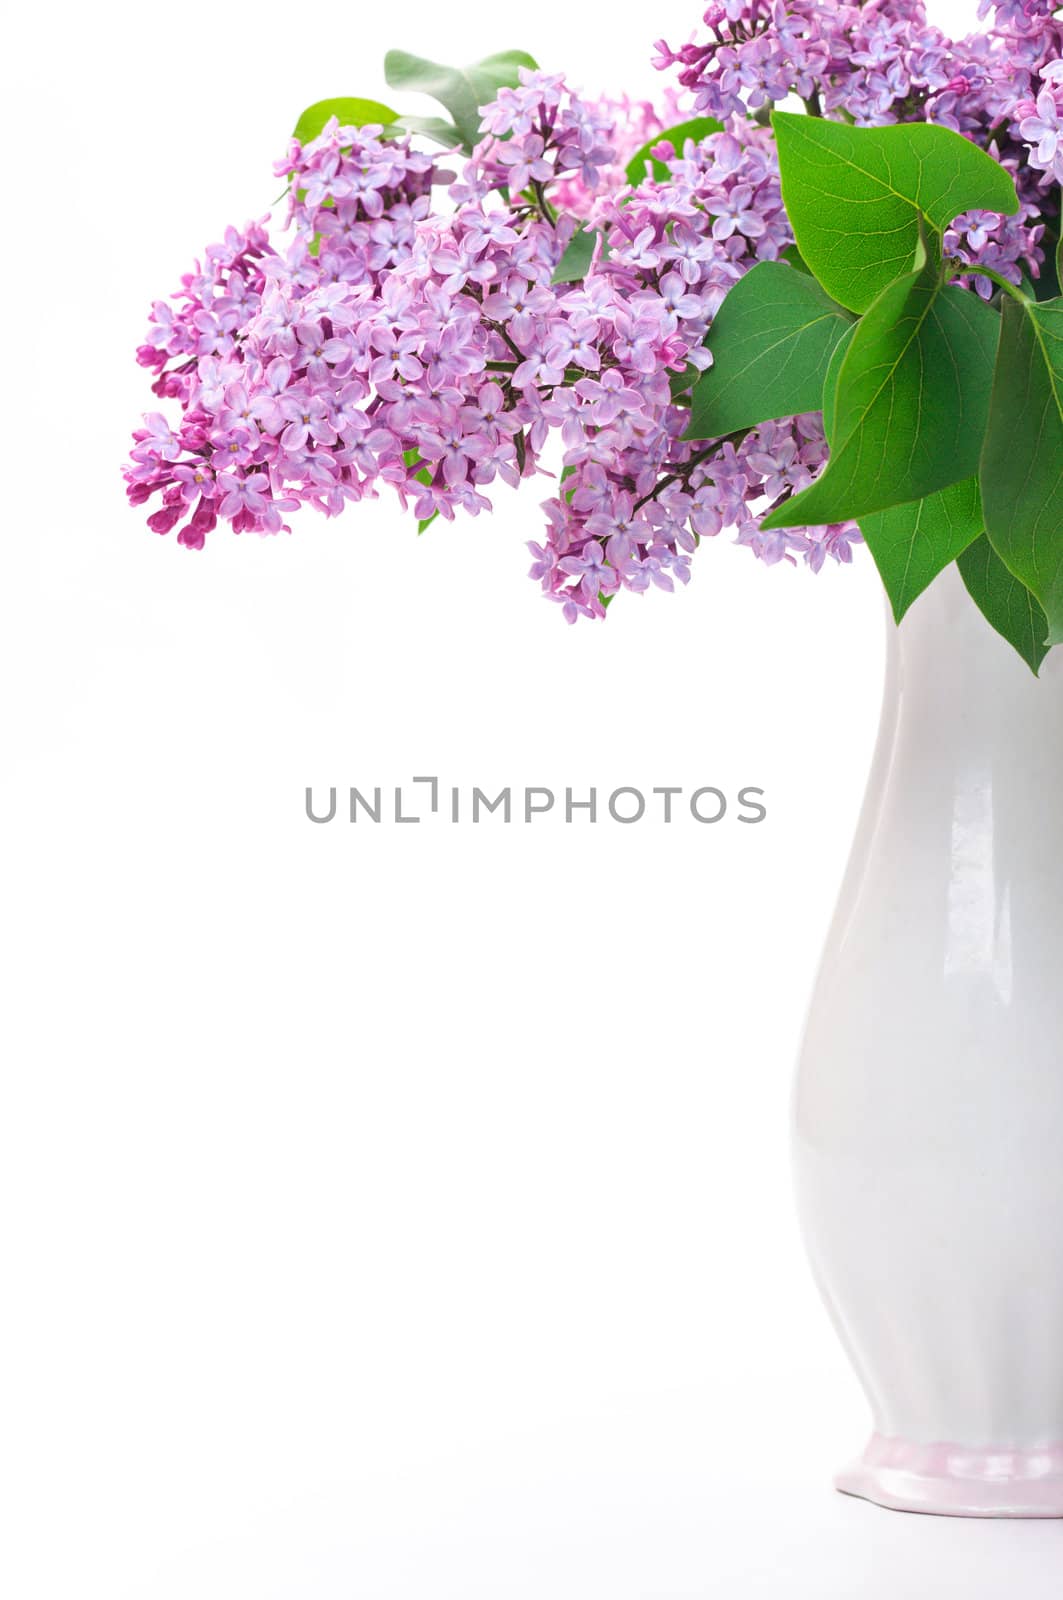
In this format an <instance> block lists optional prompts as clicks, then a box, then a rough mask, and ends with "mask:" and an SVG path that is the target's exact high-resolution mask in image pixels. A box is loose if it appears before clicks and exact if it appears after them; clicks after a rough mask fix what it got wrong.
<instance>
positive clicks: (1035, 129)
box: [1019, 88, 1063, 183]
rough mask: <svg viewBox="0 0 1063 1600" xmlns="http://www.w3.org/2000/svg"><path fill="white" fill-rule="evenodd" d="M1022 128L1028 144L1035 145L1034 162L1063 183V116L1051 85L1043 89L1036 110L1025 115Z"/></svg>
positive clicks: (1020, 127)
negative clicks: (1031, 113) (1031, 114)
mask: <svg viewBox="0 0 1063 1600" xmlns="http://www.w3.org/2000/svg"><path fill="white" fill-rule="evenodd" d="M1019 132H1020V133H1021V135H1022V137H1023V138H1024V139H1025V140H1026V142H1027V144H1030V145H1033V146H1034V147H1035V148H1034V150H1033V154H1032V156H1031V161H1032V163H1033V164H1034V165H1035V166H1038V167H1040V169H1041V171H1042V172H1050V173H1051V174H1052V176H1053V178H1054V179H1055V181H1056V182H1057V183H1063V118H1061V115H1060V110H1059V107H1058V105H1057V104H1056V97H1055V94H1054V93H1053V91H1052V89H1051V88H1045V89H1042V90H1041V93H1040V94H1039V95H1038V96H1037V110H1036V113H1035V114H1034V115H1033V116H1031V117H1024V118H1023V119H1022V121H1021V122H1020V123H1019Z"/></svg>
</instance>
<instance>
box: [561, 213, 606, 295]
mask: <svg viewBox="0 0 1063 1600" xmlns="http://www.w3.org/2000/svg"><path fill="white" fill-rule="evenodd" d="M599 236H600V235H599V231H598V229H596V228H588V227H585V226H584V224H583V223H582V222H581V223H580V225H579V227H578V228H577V229H576V231H575V233H574V234H573V235H572V237H571V239H570V240H569V241H568V244H567V245H566V246H565V249H564V251H563V252H562V256H561V260H560V261H559V262H558V263H557V266H556V267H555V268H554V275H553V277H552V278H551V280H550V281H551V283H582V282H583V280H584V278H585V277H586V276H587V273H588V272H589V271H590V265H591V262H592V261H593V259H594V251H595V246H596V245H597V243H598V239H599ZM601 254H602V255H604V254H605V242H604V240H603V242H602V249H601Z"/></svg>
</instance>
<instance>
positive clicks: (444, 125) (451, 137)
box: [382, 117, 461, 150]
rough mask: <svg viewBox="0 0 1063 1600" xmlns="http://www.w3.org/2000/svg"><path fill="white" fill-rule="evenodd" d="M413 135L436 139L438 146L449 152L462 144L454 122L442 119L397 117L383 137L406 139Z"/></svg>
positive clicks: (388, 126) (385, 130)
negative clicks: (407, 136)
mask: <svg viewBox="0 0 1063 1600" xmlns="http://www.w3.org/2000/svg"><path fill="white" fill-rule="evenodd" d="M411 133H419V134H421V135H422V136H423V137H424V138H425V139H434V140H435V142H436V144H441V145H444V146H445V147H446V148H447V149H448V150H453V149H454V148H455V147H456V146H457V145H459V144H460V143H461V134H460V133H459V132H458V130H457V128H455V126H454V124H453V123H452V122H446V121H444V119H443V118H442V117H396V118H395V120H394V122H389V123H388V125H387V127H386V128H385V129H384V132H383V135H382V137H383V138H385V139H404V138H405V137H406V135H407V134H411Z"/></svg>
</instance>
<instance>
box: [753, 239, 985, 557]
mask: <svg viewBox="0 0 1063 1600" xmlns="http://www.w3.org/2000/svg"><path fill="white" fill-rule="evenodd" d="M999 329H1000V321H999V318H998V316H997V314H996V312H994V311H993V310H992V309H991V308H990V307H989V306H987V305H986V304H985V302H984V301H982V300H980V299H979V298H978V296H977V295H975V294H972V293H969V292H968V291H966V290H963V289H957V288H942V287H941V286H940V282H939V276H938V269H937V266H936V264H935V263H934V262H933V261H932V260H929V261H927V262H926V264H925V265H924V266H923V267H922V268H920V269H919V270H918V271H916V272H911V273H907V274H906V275H905V276H904V277H903V278H899V279H898V280H897V281H896V282H895V283H892V284H890V286H889V287H888V288H887V289H885V290H884V291H883V293H882V294H881V295H880V296H879V298H878V299H877V300H876V301H875V304H874V305H873V306H872V307H871V309H870V310H869V311H868V312H867V313H866V314H865V316H864V317H863V318H861V320H860V322H859V323H858V324H857V326H856V329H855V331H854V332H853V335H852V337H851V339H850V340H849V343H848V348H847V349H846V351H845V352H844V355H843V358H842V360H841V363H840V366H839V367H838V370H837V382H836V386H835V388H834V391H833V400H832V403H828V405H829V408H830V409H831V410H832V413H833V414H832V416H831V424H832V426H831V432H830V435H829V437H830V438H831V441H832V443H831V453H830V459H829V461H828V462H827V465H826V467H825V469H824V471H823V472H822V473H821V475H820V476H819V477H818V478H817V479H816V481H815V482H814V483H813V484H810V486H809V487H808V488H807V489H805V490H803V491H802V492H801V493H800V494H797V495H794V496H793V497H792V498H791V499H790V500H787V501H786V502H785V503H784V504H783V505H781V506H779V507H778V509H777V510H776V511H774V512H772V514H771V515H770V516H769V517H766V518H765V520H764V523H763V526H764V527H765V528H792V527H801V526H805V525H808V526H815V525H818V524H821V523H827V522H843V521H845V520H846V519H847V518H849V517H861V516H863V515H865V514H866V513H867V512H869V511H884V510H886V509H887V508H888V507H889V506H895V505H904V504H906V503H907V502H908V501H911V500H922V499H923V498H924V497H925V496H926V495H929V494H933V493H935V492H936V491H937V490H938V489H945V488H947V487H948V485H949V484H950V483H959V482H960V481H961V480H962V479H964V478H969V477H972V476H973V475H974V474H975V473H976V472H977V470H978V457H979V451H980V448H981V441H982V436H983V434H984V432H985V426H986V419H987V416H988V412H989V395H990V390H991V388H992V381H993V359H994V352H995V349H996V343H997V337H998V333H999ZM830 378H831V374H830V372H829V370H828V381H829V380H830Z"/></svg>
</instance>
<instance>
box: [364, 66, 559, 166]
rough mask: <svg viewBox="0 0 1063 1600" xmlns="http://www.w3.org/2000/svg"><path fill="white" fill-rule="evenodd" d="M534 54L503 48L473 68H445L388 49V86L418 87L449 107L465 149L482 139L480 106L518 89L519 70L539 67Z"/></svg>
mask: <svg viewBox="0 0 1063 1600" xmlns="http://www.w3.org/2000/svg"><path fill="white" fill-rule="evenodd" d="M536 66H537V63H536V61H535V59H534V57H532V56H530V55H528V54H527V52H526V51H524V50H501V51H499V53H498V54H497V55H494V56H486V57H485V58H484V59H483V61H475V62H473V64H472V66H470V67H442V66H440V65H439V63H438V62H436V61H426V60H425V59H424V57H423V56H411V55H408V54H407V52H406V51H405V50H389V51H388V53H387V55H386V56H385V57H384V76H385V78H386V79H387V82H388V86H389V88H392V89H416V90H418V91H419V92H420V93H421V94H428V95H431V96H432V99H433V100H438V101H439V102H440V104H441V105H444V106H446V108H447V110H448V111H449V112H450V115H451V117H452V118H453V121H454V126H455V127H456V128H457V130H458V133H459V135H460V137H461V142H462V144H463V146H464V147H465V149H466V150H471V149H472V147H473V145H474V144H476V143H477V142H478V141H479V138H480V108H481V107H482V106H486V105H489V104H490V103H491V101H492V100H494V99H495V98H496V96H497V94H498V91H499V89H502V88H509V89H515V88H516V87H517V84H518V83H519V82H520V77H519V69H520V68H521V67H528V68H529V69H530V70H531V71H533V72H534V71H535V70H536Z"/></svg>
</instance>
